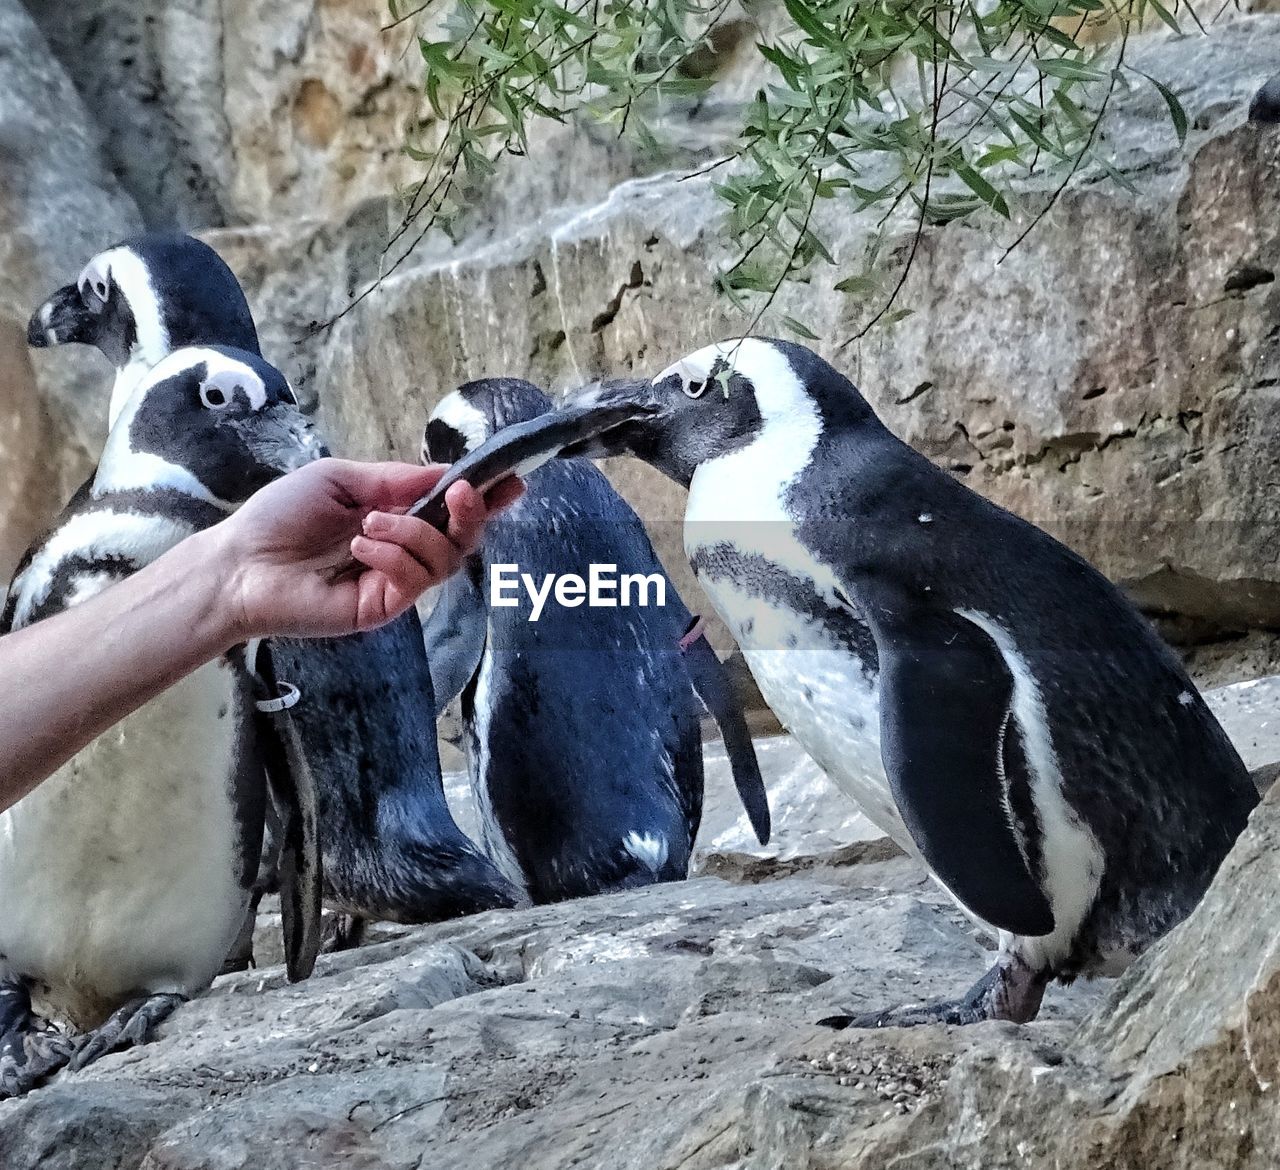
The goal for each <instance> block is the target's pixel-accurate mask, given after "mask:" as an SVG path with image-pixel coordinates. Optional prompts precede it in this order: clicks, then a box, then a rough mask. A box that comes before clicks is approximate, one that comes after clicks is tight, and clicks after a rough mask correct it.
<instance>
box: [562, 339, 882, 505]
mask: <svg viewBox="0 0 1280 1170" xmlns="http://www.w3.org/2000/svg"><path fill="white" fill-rule="evenodd" d="M837 383H839V384H840V385H837ZM830 394H835V395H836V396H837V397H839V396H841V395H843V396H844V397H845V398H847V399H848V402H849V406H850V407H851V408H853V409H858V406H857V404H858V403H862V400H861V397H860V396H859V395H858V392H857V391H856V390H854V389H853V387H852V385H851V384H850V383H849V382H848V381H847V380H846V379H844V378H842V377H841V376H840V375H839V374H838V373H836V371H835V370H833V369H832V368H831V367H830V366H828V365H827V364H826V363H825V362H823V361H822V359H821V358H819V357H818V356H817V355H816V354H814V353H811V352H810V351H809V350H807V349H805V348H804V347H803V346H800V345H795V344H793V343H792V342H788V341H774V340H769V339H764V338H754V337H744V338H737V339H734V340H730V341H722V342H718V343H717V344H715V345H708V346H704V347H703V348H702V349H699V350H696V351H695V352H693V353H691V354H688V355H687V356H686V357H683V358H681V359H680V360H679V361H678V362H676V363H674V364H673V365H670V366H668V367H667V368H666V369H665V370H663V371H662V372H661V373H660V374H658V375H657V377H655V378H652V379H649V380H635V379H623V380H615V381H607V382H601V383H598V384H597V385H595V386H591V387H588V388H586V389H585V390H583V391H580V392H578V393H577V394H575V395H572V396H571V397H570V399H569V404H570V405H573V406H594V405H599V406H601V407H609V406H618V405H624V404H627V403H634V404H637V405H639V404H644V405H647V406H648V408H649V410H648V412H647V413H646V414H644V415H642V416H640V417H638V418H635V419H632V420H630V421H628V422H625V423H623V424H621V425H619V426H617V427H613V428H611V429H609V430H606V431H604V432H602V433H600V434H599V435H597V436H596V437H595V438H594V439H591V440H588V441H587V442H584V443H575V444H572V445H570V446H568V447H566V448H564V449H563V450H562V451H561V453H560V454H561V455H562V456H565V457H569V456H575V455H588V456H591V457H593V458H594V457H599V456H605V455H620V454H631V455H636V456H638V457H639V458H641V459H643V460H644V461H645V462H646V463H650V464H652V465H653V466H654V467H656V468H658V469H659V470H660V471H663V472H665V473H666V474H667V475H669V476H670V477H671V478H672V479H674V480H676V481H677V482H679V483H683V484H685V485H688V483H689V481H690V480H691V479H692V478H693V473H694V472H695V471H696V470H697V467H698V465H699V464H700V463H702V462H704V461H706V460H708V459H713V458H716V457H718V456H720V455H726V454H728V453H729V452H731V451H735V450H738V449H740V448H742V447H745V446H747V445H749V444H750V443H752V442H754V441H755V440H756V439H757V438H758V437H759V436H760V435H761V434H762V433H763V432H764V431H765V429H766V428H774V427H785V426H786V424H787V421H788V419H793V418H797V417H807V418H812V417H813V414H814V412H815V409H816V398H817V397H823V398H826V397H828V396H829V395H830ZM862 406H865V403H862Z"/></svg>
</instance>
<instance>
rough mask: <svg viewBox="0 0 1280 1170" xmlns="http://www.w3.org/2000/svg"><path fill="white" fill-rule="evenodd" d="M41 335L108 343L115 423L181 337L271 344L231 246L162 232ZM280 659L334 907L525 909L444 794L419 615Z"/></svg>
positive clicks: (72, 291)
mask: <svg viewBox="0 0 1280 1170" xmlns="http://www.w3.org/2000/svg"><path fill="white" fill-rule="evenodd" d="M27 339H28V341H29V343H30V344H31V345H33V346H37V347H41V346H47V345H59V344H64V343H70V342H78V343H82V344H86V345H93V346H96V347H97V348H98V349H99V350H101V351H102V353H103V354H105V355H106V357H107V358H108V359H109V360H110V361H111V362H112V363H113V364H114V365H115V366H116V370H117V373H116V381H115V387H114V389H113V391H112V395H111V407H110V417H111V419H112V421H114V419H115V417H116V415H117V414H118V412H119V410H120V409H121V408H122V405H123V403H124V402H125V401H126V400H127V398H128V396H129V393H130V391H131V389H132V387H133V386H134V385H136V384H137V380H138V378H139V377H141V376H143V375H144V374H145V373H146V371H148V370H150V369H151V367H152V366H154V365H155V364H156V363H157V362H158V361H160V360H161V359H163V358H164V357H165V356H166V355H167V354H168V353H169V352H170V351H171V350H173V349H175V348H177V347H179V346H186V345H203V344H215V345H230V346H235V347H237V348H239V349H244V350H247V351H248V352H250V353H254V354H256V353H258V352H259V349H258V335H257V331H256V329H255V327H254V323H253V317H252V315H251V313H250V311H249V306H248V303H247V301H246V300H245V296H244V293H243V291H242V290H241V288H240V285H239V283H238V282H237V280H236V278H235V276H234V275H233V274H232V272H231V270H230V269H229V268H228V267H227V265H226V264H225V263H223V261H222V259H221V258H220V257H219V256H218V254H217V253H216V252H214V251H213V249H212V248H210V247H209V246H208V245H206V244H204V243H201V242H200V241H199V240H196V239H194V238H192V237H191V236H184V235H168V234H160V233H151V234H148V235H144V236H141V237H139V238H138V239H135V240H130V241H128V242H126V243H124V244H120V245H118V246H117V247H114V248H111V249H109V250H108V251H106V252H102V253H101V254H99V255H98V256H95V257H94V258H93V259H92V260H90V261H89V263H88V264H87V265H86V266H85V268H84V270H83V271H82V272H81V274H80V277H79V279H78V280H77V281H76V283H75V284H71V285H68V286H66V287H65V288H62V289H59V290H58V291H57V292H55V293H54V294H53V295H52V296H51V297H50V298H49V300H48V301H46V302H45V304H44V305H42V306H41V307H40V308H39V309H37V310H36V312H35V314H34V315H33V317H32V318H31V323H30V325H29V327H28V333H27ZM273 658H274V661H275V665H276V667H277V668H278V670H279V672H280V676H281V677H282V678H284V679H287V680H288V681H289V682H292V683H294V684H296V685H297V687H298V689H299V690H300V691H301V692H302V700H301V701H300V702H299V703H298V705H297V706H296V707H295V708H294V710H293V719H294V722H295V724H296V726H297V728H298V730H299V733H300V735H301V737H302V746H303V749H304V751H305V753H306V756H307V760H308V762H309V764H310V767H311V770H312V772H313V773H314V776H315V783H316V785H317V788H318V791H319V799H320V808H321V832H322V835H323V845H324V853H325V884H326V899H327V900H328V901H329V903H330V904H331V905H334V906H336V907H337V908H339V909H342V910H344V911H346V912H348V913H350V914H352V915H354V916H356V918H357V920H360V919H363V918H365V917H372V918H385V919H391V920H394V921H397V922H409V923H416V922H432V921H436V920H438V919H442V918H451V917H453V916H455V915H459V914H468V913H474V912H476V911H480V910H487V909H491V908H494V907H498V906H510V905H512V904H513V903H514V901H515V899H516V896H517V895H516V891H515V890H514V889H512V887H511V886H510V885H509V883H507V882H506V881H505V880H504V879H503V878H502V877H501V875H500V874H499V873H498V872H497V870H496V869H495V868H494V866H493V865H492V864H491V863H490V862H489V861H488V860H487V859H486V858H485V857H484V856H483V854H482V853H481V852H480V850H479V849H478V848H477V847H476V846H475V845H474V844H473V843H472V842H471V841H469V840H468V839H467V837H466V836H465V835H464V834H463V833H462V831H461V830H460V829H459V828H458V826H457V825H456V824H455V823H454V821H453V818H452V816H451V815H450V813H449V809H448V805H447V804H446V803H445V797H444V788H443V785H442V783H441V778H440V757H439V753H438V750H437V745H436V729H435V724H434V721H433V719H432V712H433V710H434V707H435V703H434V699H433V697H432V695H431V676H430V671H429V669H428V667H427V662H426V655H425V652H424V650H423V645H422V627H421V623H420V622H419V620H418V616H417V614H416V613H415V612H414V611H413V610H410V611H409V612H408V613H405V614H403V615H402V616H401V617H399V618H397V619H396V620H395V621H394V622H391V623H389V624H388V625H386V626H384V627H382V628H381V629H379V630H374V631H371V632H369V633H365V634H356V635H353V636H351V637H347V638H330V639H325V640H323V641H316V642H296V641H290V640H288V639H279V640H276V641H275V642H274V644H273ZM251 926H252V924H251V923H248V924H247V929H246V934H245V936H244V938H243V939H242V940H241V943H240V944H239V945H238V946H237V954H236V955H235V956H233V958H234V959H235V960H237V961H238V963H239V964H243V963H244V962H245V961H247V958H248V955H247V953H243V952H245V951H246V950H247V943H248V942H249V941H251V938H252V930H251ZM350 937H352V938H354V937H357V935H352V936H350Z"/></svg>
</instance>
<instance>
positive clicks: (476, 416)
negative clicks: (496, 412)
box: [431, 390, 489, 451]
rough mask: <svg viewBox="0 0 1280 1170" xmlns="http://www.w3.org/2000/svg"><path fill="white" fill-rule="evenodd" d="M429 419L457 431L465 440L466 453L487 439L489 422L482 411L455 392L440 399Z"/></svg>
mask: <svg viewBox="0 0 1280 1170" xmlns="http://www.w3.org/2000/svg"><path fill="white" fill-rule="evenodd" d="M431 419H432V421H435V422H442V423H444V424H445V425H446V426H450V427H452V428H453V429H454V430H455V431H457V432H458V434H460V435H461V436H462V437H463V439H465V440H466V444H467V450H468V451H474V450H475V449H476V448H477V447H479V446H480V444H481V443H483V442H484V441H485V439H487V438H488V437H489V420H488V419H487V418H485V416H484V411H482V410H479V409H477V408H476V407H474V406H472V405H471V403H469V402H468V401H467V400H466V399H465V398H463V397H462V395H461V394H459V393H458V392H457V391H456V390H455V391H454V392H453V393H452V394H446V395H445V396H444V397H443V398H442V399H440V401H439V402H438V403H437V404H436V408H435V410H433V411H432V412H431Z"/></svg>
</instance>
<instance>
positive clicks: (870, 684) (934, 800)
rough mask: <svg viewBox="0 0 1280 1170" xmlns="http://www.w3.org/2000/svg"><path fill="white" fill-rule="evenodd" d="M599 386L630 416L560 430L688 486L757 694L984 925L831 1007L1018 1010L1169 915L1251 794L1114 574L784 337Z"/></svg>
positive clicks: (952, 1016) (910, 1014)
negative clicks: (915, 445)
mask: <svg viewBox="0 0 1280 1170" xmlns="http://www.w3.org/2000/svg"><path fill="white" fill-rule="evenodd" d="M620 404H625V405H627V406H629V407H630V408H633V409H635V408H638V407H639V406H640V405H641V404H643V405H644V407H645V409H646V411H647V413H646V414H645V416H644V417H643V418H638V419H636V420H634V421H630V422H627V423H624V424H622V425H620V426H617V427H615V428H613V429H612V430H609V431H606V432H604V433H603V434H602V435H600V436H599V437H598V438H597V439H595V440H593V441H591V442H590V443H579V444H570V445H569V446H566V447H563V449H562V451H561V453H562V454H565V455H569V456H572V455H581V454H617V453H621V452H624V451H628V452H630V453H632V454H635V455H637V456H639V457H640V458H641V459H644V460H645V461H646V462H648V463H651V464H652V465H653V466H655V467H657V468H658V469H660V470H662V471H663V472H665V473H666V474H667V475H669V476H671V477H672V478H673V479H675V480H676V481H677V482H679V483H682V484H685V485H687V486H688V488H689V501H688V506H687V511H686V516H685V548H686V551H687V553H688V555H689V557H690V559H691V561H692V563H693V565H694V567H695V569H696V571H697V574H698V579H699V581H700V582H701V584H702V585H703V587H704V588H705V589H706V591H707V593H708V595H709V596H710V597H711V599H712V601H713V602H714V603H715V605H716V607H717V609H718V610H719V611H720V613H721V614H722V615H723V617H724V619H725V621H726V622H727V623H728V625H729V627H730V629H731V630H732V631H733V633H734V634H735V636H736V637H737V639H738V641H739V644H740V645H741V647H742V650H743V653H744V655H745V656H746V659H747V663H748V665H749V666H750V667H751V670H752V673H753V674H754V675H755V677H756V679H757V680H758V682H759V683H760V687H761V691H762V693H763V694H764V697H765V699H766V701H767V702H768V703H769V704H770V706H771V707H772V708H773V710H774V712H775V713H776V714H777V715H778V717H779V719H781V721H782V723H783V724H784V725H785V726H786V727H788V728H789V729H790V730H791V731H792V732H793V733H794V735H795V736H796V738H797V739H798V740H799V741H800V743H801V744H802V745H803V746H804V747H805V749H806V750H808V751H809V752H810V753H811V754H812V755H813V756H814V758H815V759H816V760H817V762H818V763H819V764H820V765H821V766H822V767H823V768H824V770H825V771H827V773H828V774H829V775H830V776H831V777H832V778H833V779H834V780H835V781H836V782H837V783H838V784H840V785H841V786H842V787H843V788H845V789H846V790H847V791H848V792H849V793H850V794H851V795H852V796H853V797H854V799H855V800H857V801H858V802H859V803H860V804H861V805H862V807H863V808H864V810H865V811H866V813H867V815H868V816H870V817H871V818H872V819H873V820H874V821H875V822H876V823H877V824H878V825H880V827H881V828H883V829H884V830H885V831H886V832H888V833H889V834H890V835H892V836H893V837H894V838H895V839H896V840H898V841H899V842H900V843H902V844H904V845H905V846H907V847H908V848H910V849H912V850H913V851H915V852H918V853H919V854H920V855H921V856H922V857H923V859H924V861H925V862H926V863H927V864H928V865H929V867H930V869H931V870H932V871H933V873H934V875H935V877H936V878H937V880H938V881H939V882H940V883H941V884H942V885H943V886H944V887H945V888H946V889H947V890H948V891H949V892H950V893H951V894H952V896H953V897H954V898H955V899H956V900H957V901H958V902H959V903H960V905H961V906H963V907H964V908H966V909H967V910H968V911H969V912H970V913H971V914H973V915H974V916H975V917H977V918H978V919H980V920H982V921H983V922H985V923H988V924H990V925H991V926H992V927H994V928H996V929H997V930H998V931H999V934H1000V954H999V956H998V958H997V961H996V964H995V966H994V967H993V968H992V969H991V970H990V971H989V972H988V973H987V975H986V976H984V977H983V979H982V980H980V981H979V982H978V983H977V984H976V985H975V986H974V987H973V989H972V990H971V991H970V992H969V993H968V995H967V996H966V997H965V998H964V999H962V1000H960V1001H959V1002H947V1003H939V1004H931V1005H924V1006H911V1007H907V1008H902V1009H897V1010H892V1011H889V1012H886V1013H883V1014H880V1015H876V1016H871V1017H860V1018H859V1019H858V1020H857V1021H853V1022H858V1023H862V1024H866V1023H895V1024H909V1023H920V1022H926V1021H936V1020H944V1021H948V1022H952V1023H969V1022H972V1021H975V1020H980V1019H988V1018H1000V1019H1010V1020H1019V1021H1023V1020H1028V1019H1031V1018H1033V1017H1034V1016H1035V1014H1036V1013H1037V1011H1038V1010H1039V1007H1040V1002H1041V999H1042V997H1043V994H1044V989H1045V987H1046V985H1047V984H1048V982H1049V981H1050V980H1051V979H1052V978H1054V977H1057V978H1061V979H1063V980H1067V981H1069V980H1070V979H1072V978H1074V977H1075V976H1077V975H1079V974H1095V973H1113V972H1115V971H1117V970H1119V969H1120V968H1122V967H1123V966H1125V964H1126V963H1127V962H1129V961H1130V960H1131V959H1132V958H1133V957H1134V956H1135V955H1137V954H1138V953H1140V952H1141V951H1142V950H1143V949H1145V948H1146V947H1147V946H1149V945H1150V944H1151V943H1152V942H1153V941H1154V940H1155V939H1157V938H1159V937H1160V936H1161V935H1163V934H1164V933H1165V932H1166V931H1168V930H1169V929H1170V928H1171V927H1172V926H1173V925H1175V924H1176V923H1177V922H1179V921H1180V920H1181V919H1182V918H1184V917H1185V916H1186V915H1187V914H1188V913H1189V912H1190V911H1191V909H1192V908H1193V907H1194V906H1195V905H1196V903H1197V902H1198V901H1199V899H1200V897H1201V896H1202V895H1203V893H1204V891H1205V889H1206V888H1207V886H1208V884H1209V882H1210V880H1211V878H1212V877H1213V874H1214V873H1215V871H1216V870H1217V868H1218V865H1219V864H1220V862H1221V861H1222V859H1223V857H1225V856H1226V854H1227V851H1228V850H1229V849H1230V848H1231V845H1232V843H1233V842H1234V841H1235V839H1236V837H1237V835H1238V834H1239V833H1240V831H1241V829H1242V828H1243V827H1244V824H1245V821H1246V819H1247V818H1248V815H1249V811H1250V810H1251V809H1252V808H1253V806H1254V805H1255V804H1256V802H1257V794H1256V792H1255V790H1254V788H1253V785H1252V784H1251V782H1250V780H1249V777H1248V775H1247V773H1246V772H1245V769H1244V766H1243V764H1242V763H1241V761H1240V758H1239V756H1238V755H1237V754H1236V752H1235V750H1234V748H1233V747H1232V746H1231V743H1230V742H1229V740H1228V739H1227V737H1226V735H1225V733H1224V732H1223V731H1222V729H1221V728H1220V727H1219V726H1218V724H1217V722H1216V721H1215V720H1214V718H1213V716H1212V715H1211V714H1210V712H1209V710H1208V708H1207V707H1206V706H1205V704H1204V702H1203V701H1202V699H1201V698H1200V695H1199V694H1198V693H1197V691H1196V689H1195V686H1194V685H1193V684H1192V682H1191V681H1190V679H1189V678H1188V677H1187V675H1186V672H1185V671H1184V670H1183V668H1182V665H1181V664H1180V663H1179V662H1178V660H1177V659H1176V658H1175V656H1174V655H1173V653H1172V652H1171V651H1170V650H1169V649H1168V647H1166V646H1165V645H1164V643H1163V642H1161V640H1160V639H1159V637H1158V636H1157V635H1156V634H1155V632H1154V631H1153V630H1152V629H1151V627H1150V626H1149V624H1148V623H1147V622H1146V620H1145V619H1144V618H1143V617H1142V615H1141V614H1139V613H1138V611H1137V610H1136V609H1135V608H1134V607H1133V605H1132V604H1131V603H1130V602H1129V601H1128V600H1127V599H1126V598H1125V597H1124V596H1123V594H1122V593H1121V592H1120V591H1119V590H1118V589H1117V588H1116V587H1115V586H1113V585H1112V584H1111V583H1110V582H1108V581H1107V580H1106V579H1105V578H1104V577H1103V576H1102V575H1101V574H1100V573H1098V572H1097V571H1096V570H1095V569H1093V568H1092V567H1091V566H1090V565H1089V564H1088V563H1086V562H1085V561H1084V560H1083V559H1081V558H1080V557H1079V556H1077V555H1076V554H1075V553H1073V552H1071V551H1070V550H1069V549H1068V548H1066V547H1065V546H1063V545H1062V544H1059V543H1058V542H1057V541H1056V540H1054V539H1053V538H1052V537H1050V536H1048V535H1047V534H1046V533H1044V532H1042V531H1041V530H1040V529H1038V528H1036V527H1035V526H1034V525H1032V524H1029V523H1027V522H1026V521H1024V520H1021V519H1019V518H1018V517H1016V516H1013V515H1011V514H1010V513H1008V512H1006V511H1004V510H1003V509H1001V508H999V507H997V506H996V505H994V504H992V503H991V502H990V501H988V500H986V499H984V498H983V497H981V496H979V495H977V494H976V493H974V492H973V491H971V490H970V489H969V488H967V487H965V486H964V485H963V484H961V483H959V482H958V481H957V480H955V479H953V478H952V477H951V476H950V475H948V474H946V473H945V472H943V471H941V470H939V469H938V468H936V467H934V466H933V464H931V463H930V462H929V461H928V460H927V459H925V458H924V457H923V456H922V455H920V454H918V453H917V452H915V451H913V450H912V449H911V448H910V447H908V446H907V445H906V444H905V443H903V442H901V441H900V440H899V439H897V438H896V437H895V436H894V435H892V434H891V433H890V432H889V430H888V429H887V428H886V427H885V426H884V425H883V423H881V422H880V420H879V419H878V418H877V417H876V415H875V414H874V412H873V411H872V410H871V407H870V406H869V405H868V404H867V402H866V401H865V400H864V399H863V398H862V396H861V395H860V394H859V393H858V391H857V390H856V388H855V387H854V386H853V384H852V383H851V382H849V381H848V380H847V379H846V378H844V377H843V376H842V375H840V374H839V373H837V371H836V370H834V369H832V367H831V366H829V365H828V364H827V363H826V362H824V361H822V360H821V359H820V358H819V357H817V355H815V354H813V353H811V352H810V351H808V350H806V349H805V348H803V347H802V346H798V345H795V344H792V343H789V342H780V341H764V340H759V339H744V340H741V341H736V342H725V343H723V344H720V345H713V346H708V347H706V348H704V349H701V350H699V351H697V352H696V353H694V354H692V355H690V356H688V357H686V358H685V359H683V360H682V361H680V362H677V363H676V364H675V365H674V366H672V367H670V368H669V369H667V370H665V371H664V372H663V373H661V374H659V375H658V376H657V377H656V378H654V379H653V380H652V381H639V382H634V381H619V382H615V383H606V384H604V385H601V386H598V387H595V388H592V389H589V390H587V391H585V392H583V393H582V394H581V395H579V396H576V397H575V398H574V399H573V400H571V402H570V404H569V405H570V406H572V407H574V408H576V409H577V410H579V411H581V410H582V409H583V408H584V407H587V406H590V405H597V406H600V407H602V408H605V409H608V410H610V411H616V410H617V408H618V407H619V405H620ZM828 1022H831V1023H848V1022H851V1021H850V1019H849V1018H848V1017H840V1018H838V1019H835V1018H833V1019H832V1020H831V1021H828Z"/></svg>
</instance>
